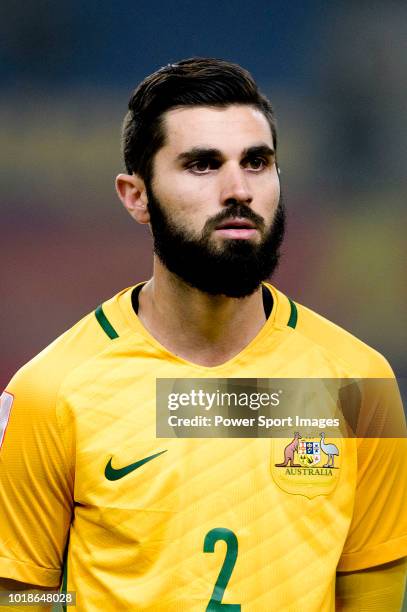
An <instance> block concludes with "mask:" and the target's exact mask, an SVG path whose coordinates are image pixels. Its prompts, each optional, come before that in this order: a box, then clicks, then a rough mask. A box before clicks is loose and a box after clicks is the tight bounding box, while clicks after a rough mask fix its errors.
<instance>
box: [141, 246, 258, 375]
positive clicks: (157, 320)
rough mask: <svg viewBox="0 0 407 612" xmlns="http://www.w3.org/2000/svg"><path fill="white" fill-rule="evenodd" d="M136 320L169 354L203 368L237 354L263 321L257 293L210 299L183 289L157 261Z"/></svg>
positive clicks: (194, 291)
mask: <svg viewBox="0 0 407 612" xmlns="http://www.w3.org/2000/svg"><path fill="white" fill-rule="evenodd" d="M138 314H139V318H140V320H141V322H142V324H143V325H144V327H145V328H146V329H147V330H148V331H149V333H150V334H151V335H152V336H154V337H155V338H156V339H157V340H158V342H160V344H162V345H163V346H164V347H165V348H167V349H168V350H169V351H171V352H172V353H174V354H175V355H178V356H179V357H182V358H183V359H186V360H187V361H191V362H192V363H196V364H198V365H204V366H209V367H210V366H215V365H219V364H221V363H224V362H226V361H228V360H229V359H232V358H233V357H234V356H235V355H237V354H238V353H239V352H240V351H242V350H243V349H244V348H245V347H246V346H247V345H248V344H249V342H251V340H253V338H254V337H255V336H256V335H257V334H258V332H259V331H260V329H261V328H262V327H263V325H264V323H265V321H266V316H265V314H264V308H263V299H262V291H261V287H259V289H258V290H257V291H256V292H255V293H253V294H252V295H250V296H249V297H245V298H229V297H225V296H221V295H219V296H212V295H209V294H207V293H204V292H203V291H199V290H198V289H195V288H193V287H190V286H189V285H187V284H186V283H184V282H183V281H182V280H180V279H179V278H178V277H177V276H175V275H174V274H172V273H171V272H169V271H168V270H167V268H165V267H164V266H163V265H162V263H161V262H160V260H158V258H157V257H155V259H154V274H153V278H152V279H151V280H149V281H148V282H147V283H146V285H145V286H144V287H143V289H142V291H141V292H140V296H139V313H138Z"/></svg>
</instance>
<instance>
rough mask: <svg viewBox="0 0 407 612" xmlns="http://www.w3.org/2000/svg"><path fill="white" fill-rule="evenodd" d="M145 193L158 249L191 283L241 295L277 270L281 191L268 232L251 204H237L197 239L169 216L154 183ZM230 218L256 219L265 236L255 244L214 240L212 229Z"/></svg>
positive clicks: (282, 225)
mask: <svg viewBox="0 0 407 612" xmlns="http://www.w3.org/2000/svg"><path fill="white" fill-rule="evenodd" d="M147 197H148V211H149V213H150V221H151V231H152V233H153V239H154V251H155V253H156V255H157V256H158V257H159V259H160V260H161V262H162V263H163V264H164V266H165V267H166V268H167V269H168V270H170V272H173V273H174V274H176V275H177V276H178V277H179V278H180V279H182V280H183V281H184V282H186V283H188V284H189V285H190V286H191V287H195V288H196V289H199V290H200V291H204V292H205V293H209V294H210V295H225V296H227V297H233V298H243V297H246V296H248V295H251V294H252V293H254V291H256V289H258V287H259V285H260V283H261V282H262V281H264V280H266V279H267V278H269V277H270V276H271V275H272V274H273V272H274V271H275V269H276V268H277V265H278V262H279V258H280V246H281V244H282V242H283V237H284V231H285V209H284V204H283V200H282V197H281V195H280V200H279V203H278V206H277V209H276V212H275V215H274V219H273V223H272V225H271V226H270V227H269V228H267V230H265V226H264V221H263V219H262V218H261V217H259V216H258V215H257V214H255V213H254V212H253V211H252V210H251V208H249V207H248V206H246V205H245V204H239V203H236V204H231V205H229V206H228V207H226V208H225V209H224V210H223V211H221V213H219V214H218V215H216V216H215V217H212V218H211V219H209V220H208V221H207V222H206V224H205V226H204V229H203V231H202V234H201V236H200V237H198V238H196V237H194V236H191V235H190V234H189V233H188V231H187V230H186V229H185V228H182V227H179V226H177V225H176V224H175V223H174V222H173V221H172V220H171V219H169V218H168V216H167V215H166V213H165V212H164V210H163V206H162V204H161V203H160V201H159V200H158V199H157V198H156V197H155V195H154V193H153V190H152V188H151V186H150V185H149V186H148V187H147ZM230 217H241V218H246V219H249V220H250V221H252V222H253V223H254V224H255V226H256V228H257V229H258V230H259V231H261V232H262V233H263V240H262V241H261V242H260V243H258V244H256V243H253V242H251V241H250V240H239V239H236V240H233V239H230V240H225V241H224V242H223V244H222V245H221V246H219V247H218V246H217V245H215V244H213V243H212V242H211V235H212V233H213V231H214V228H215V227H216V226H217V225H218V224H219V223H220V222H221V221H222V220H225V219H229V218H230Z"/></svg>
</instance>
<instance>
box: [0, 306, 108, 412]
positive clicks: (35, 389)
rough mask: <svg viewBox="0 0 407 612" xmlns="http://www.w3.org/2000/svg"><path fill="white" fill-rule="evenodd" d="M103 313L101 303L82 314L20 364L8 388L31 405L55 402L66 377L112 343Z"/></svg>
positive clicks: (44, 404) (43, 406) (43, 405)
mask: <svg viewBox="0 0 407 612" xmlns="http://www.w3.org/2000/svg"><path fill="white" fill-rule="evenodd" d="M115 297H116V296H115ZM114 299H115V298H112V300H114ZM110 301H111V300H109V302H110ZM109 302H106V304H109ZM102 317H103V310H101V309H100V307H99V309H98V308H96V309H95V310H94V311H92V312H90V313H89V314H87V315H86V316H85V317H83V318H82V319H81V320H80V321H78V322H77V323H76V324H75V325H73V326H72V327H71V328H70V329H68V330H67V331H66V332H64V333H63V334H61V335H60V336H59V337H58V338H56V339H55V340H54V341H53V342H52V343H51V344H49V345H48V346H47V347H46V348H44V349H43V350H42V351H41V352H40V353H38V355H36V356H35V357H34V358H33V359H31V360H30V361H29V362H28V363H26V364H25V365H24V366H23V367H22V368H20V369H19V370H18V371H17V373H16V374H15V375H14V376H13V378H12V379H11V381H10V382H9V384H8V385H7V387H6V391H7V392H9V393H11V394H12V395H14V396H15V397H19V398H22V397H25V398H26V400H27V401H28V402H29V403H30V404H31V405H33V404H38V403H39V402H41V403H42V408H43V409H44V408H45V406H46V405H50V404H52V403H54V400H55V398H56V396H57V394H58V389H59V387H60V386H61V384H62V382H63V381H64V379H65V378H66V377H67V376H68V375H69V374H70V373H71V372H72V371H73V370H75V369H76V368H77V367H80V366H81V365H83V364H85V363H86V362H87V361H88V360H90V359H92V358H94V357H95V356H97V355H98V354H100V353H102V352H103V351H105V350H106V349H108V348H109V346H110V345H111V342H112V337H111V335H110V336H109V335H108V334H107V333H106V330H105V329H104V327H103V325H102V323H103V321H102V322H101V318H102Z"/></svg>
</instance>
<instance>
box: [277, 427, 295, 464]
mask: <svg viewBox="0 0 407 612" xmlns="http://www.w3.org/2000/svg"><path fill="white" fill-rule="evenodd" d="M301 437H302V436H301V435H300V434H299V432H298V431H296V432H295V434H294V439H293V440H292V441H291V442H290V444H287V446H286V447H285V449H284V463H275V464H274V465H275V466H276V467H286V466H287V465H288V463H290V467H302V465H301V464H300V463H294V453H295V451H296V450H297V448H298V440H299V439H300V438H301Z"/></svg>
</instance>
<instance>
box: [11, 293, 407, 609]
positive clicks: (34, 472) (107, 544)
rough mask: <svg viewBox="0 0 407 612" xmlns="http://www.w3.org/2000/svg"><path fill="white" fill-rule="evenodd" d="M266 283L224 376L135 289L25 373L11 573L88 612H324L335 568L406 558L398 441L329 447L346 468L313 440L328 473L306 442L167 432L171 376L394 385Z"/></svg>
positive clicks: (17, 381) (341, 335)
mask: <svg viewBox="0 0 407 612" xmlns="http://www.w3.org/2000/svg"><path fill="white" fill-rule="evenodd" d="M265 287H266V288H267V289H268V290H269V291H270V292H271V294H272V298H273V307H272V311H271V314H270V316H269V318H268V319H267V321H266V323H265V324H264V326H263V328H262V329H261V330H260V332H259V333H258V335H257V336H256V337H255V338H253V340H252V341H251V342H250V343H249V344H248V346H246V347H245V348H244V349H243V350H242V351H241V352H240V353H239V354H237V355H236V356H234V357H233V358H232V359H230V360H229V361H227V362H226V363H223V364H221V365H217V366H214V367H205V366H201V365H196V364H193V363H190V362H188V361H186V360H185V359H183V358H181V357H179V356H177V355H175V354H172V353H171V352H169V351H168V350H167V349H166V348H164V347H163V346H162V345H160V344H159V343H158V342H157V340H156V339H155V338H154V337H153V336H151V335H150V334H149V333H148V331H147V330H146V329H145V328H144V326H143V325H142V324H141V322H140V320H139V319H138V317H137V315H136V313H135V311H134V309H133V307H132V290H133V288H129V289H126V290H124V291H122V292H121V293H119V294H118V295H116V296H115V297H113V298H112V299H110V300H108V301H106V302H104V303H103V304H102V305H101V306H100V307H99V308H98V309H97V310H96V311H95V312H92V313H90V314H89V315H88V316H86V317H85V318H84V319H82V320H81V321H80V322H79V323H77V324H76V325H75V326H74V327H72V328H71V329H70V330H69V331H67V332H66V333H64V334H63V335H62V336H61V337H59V338H58V339H57V340H55V341H54V342H53V343H52V344H51V345H50V346H48V347H47V348H46V349H45V350H44V351H42V352H41V353H40V354H39V355H38V356H37V357H35V358H34V359H33V360H32V361H30V362H29V363H28V364H27V365H25V366H24V367H23V368H22V369H21V370H20V371H19V372H18V373H17V374H16V375H15V377H14V378H13V379H12V380H11V382H10V383H9V385H8V386H7V388H6V390H5V392H4V393H3V395H2V408H1V411H0V424H1V429H0V432H2V448H1V451H0V525H1V533H0V576H3V577H8V578H13V579H15V580H20V581H23V582H28V583H33V584H38V585H43V586H49V587H57V586H59V585H60V584H61V581H62V575H63V574H64V588H65V589H67V590H68V591H75V592H76V606H77V609H78V610H80V611H81V612H82V611H83V612H87V611H94V610H104V611H107V612H109V611H110V610H112V611H113V610H148V611H154V612H158V611H166V612H175V611H177V612H181V611H182V612H184V611H185V612H202V611H205V610H209V611H215V610H219V611H220V610H222V606H221V605H220V604H228V605H229V607H228V608H225V609H228V610H230V611H231V612H238V611H239V610H242V611H247V612H265V611H267V612H270V611H274V610H275V611H281V610H288V611H293V612H295V611H300V610H301V611H303V610H307V611H309V612H321V611H322V612H328V611H332V610H334V606H335V603H334V598H335V574H336V571H337V570H342V571H353V570H359V569H364V568H368V567H371V566H375V565H379V564H382V563H386V562H389V561H392V560H395V559H398V558H400V557H402V556H403V555H405V554H406V548H407V535H406V524H405V520H404V519H405V501H406V498H405V487H406V461H405V440H403V439H401V438H400V439H367V438H366V439H355V438H341V439H335V440H329V439H328V438H327V440H326V443H328V444H331V449H332V447H333V446H334V447H335V448H336V451H337V452H334V456H333V458H332V460H334V461H335V463H334V465H333V464H332V469H331V468H330V467H322V466H323V465H325V466H326V465H327V463H326V461H327V456H326V454H324V455H323V456H322V454H323V453H322V452H321V446H318V445H317V444H316V445H314V443H313V442H311V444H312V446H309V448H310V449H311V452H310V453H309V455H310V457H308V458H307V459H308V461H311V463H312V464H313V465H314V466H315V469H306V468H304V469H301V468H296V467H293V466H295V465H296V463H295V461H298V458H299V457H300V456H302V457H306V455H307V448H308V447H307V446H306V442H305V441H304V440H299V439H297V438H296V432H295V431H294V430H293V435H292V436H291V437H290V439H279V438H278V439H269V438H258V439H250V438H224V439H216V438H205V439H193V438H157V437H156V380H157V379H161V378H163V379H164V378H174V379H178V378H222V379H229V378H244V379H251V378H257V379H259V378H315V377H320V378H347V377H362V378H393V377H394V375H393V373H392V370H391V368H390V366H389V365H388V363H387V362H386V360H385V359H384V358H383V357H382V356H381V355H380V354H378V353H377V352H376V351H374V350H373V349H371V348H369V347H368V346H366V345H365V344H364V343H363V342H361V341H359V340H357V339H356V338H355V337H353V336H352V335H351V334H349V333H347V332H346V331H344V330H343V329H341V328H339V327H337V326H336V325H334V324H332V323H331V322H329V321H327V320H326V319H324V318H322V317H321V316H319V315H317V314H315V313H314V312H312V311H311V310H309V309H307V308H305V307H304V306H301V305H299V304H295V303H294V302H292V301H291V300H290V299H289V298H287V297H286V296H285V295H284V294H282V293H281V292H280V291H278V290H277V289H275V288H274V287H273V286H271V285H268V284H265ZM176 333H180V334H181V333H182V329H180V330H178V331H177V332H176ZM304 444H305V446H304ZM322 450H323V449H322ZM290 453H291V454H290ZM290 457H291V463H290ZM293 457H294V462H293ZM318 466H321V468H320V469H318Z"/></svg>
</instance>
